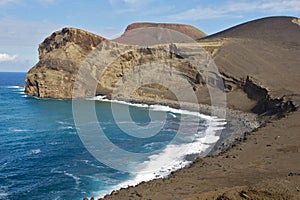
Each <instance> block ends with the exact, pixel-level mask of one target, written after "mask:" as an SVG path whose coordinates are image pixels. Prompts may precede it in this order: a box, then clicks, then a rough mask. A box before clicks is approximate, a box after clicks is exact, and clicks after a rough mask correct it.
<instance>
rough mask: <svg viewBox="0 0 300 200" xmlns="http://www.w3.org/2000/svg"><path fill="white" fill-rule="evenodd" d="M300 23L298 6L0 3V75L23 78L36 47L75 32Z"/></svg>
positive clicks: (282, 0)
mask: <svg viewBox="0 0 300 200" xmlns="http://www.w3.org/2000/svg"><path fill="white" fill-rule="evenodd" d="M277 15H281V16H294V17H298V18H299V17H300V0H256V1H249V0H242V1H240V0H219V1H216V0H185V1H182V0H180V1H176V0H0V71H2V72H3V71H6V72H7V71H10V72H16V71H20V72H27V71H28V70H29V69H30V68H31V67H32V66H34V64H35V63H36V62H38V45H39V44H40V43H41V42H42V41H43V40H44V39H45V38H46V37H47V36H49V35H51V33H52V32H54V31H57V30H60V29H62V28H63V27H75V28H80V29H84V30H87V31H89V32H92V33H95V34H97V35H100V36H103V37H106V38H108V39H112V38H115V37H117V36H118V35H120V34H121V33H122V32H123V31H124V30H125V28H126V26H127V25H128V24H130V23H133V22H163V23H182V24H189V25H193V26H195V27H197V28H198V29H200V30H202V31H203V32H205V33H207V34H212V33H216V32H218V31H221V30H224V29H226V28H229V27H232V26H234V25H238V24H240V23H243V22H246V21H250V20H254V19H257V18H262V17H267V16H277Z"/></svg>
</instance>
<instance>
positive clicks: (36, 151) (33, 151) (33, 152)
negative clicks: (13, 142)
mask: <svg viewBox="0 0 300 200" xmlns="http://www.w3.org/2000/svg"><path fill="white" fill-rule="evenodd" d="M41 152H42V151H41V150H40V149H33V150H31V154H39V153H41Z"/></svg>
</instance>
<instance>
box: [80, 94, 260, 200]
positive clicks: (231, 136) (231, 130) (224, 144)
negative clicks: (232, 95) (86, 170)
mask: <svg viewBox="0 0 300 200" xmlns="http://www.w3.org/2000/svg"><path fill="white" fill-rule="evenodd" d="M93 100H99V101H101V100H102V98H100V99H93ZM107 101H109V102H114V101H116V103H120V102H122V103H123V102H124V104H128V105H133V106H134V104H140V105H147V106H151V105H161V106H166V107H169V108H174V109H179V110H187V111H191V112H195V111H197V112H199V114H204V115H208V116H211V117H213V116H212V115H211V114H212V108H211V106H209V105H204V104H193V103H187V102H185V103H183V104H182V103H181V106H182V105H183V106H182V107H180V106H179V105H178V103H176V102H175V101H166V100H164V101H157V100H156V101H153V100H145V99H143V100H141V99H117V100H116V99H113V100H110V99H107ZM197 107H198V108H197ZM214 109H215V111H216V110H217V112H215V113H221V116H223V114H224V113H223V112H224V111H225V113H226V117H225V121H226V122H227V123H226V125H225V128H224V129H222V130H216V131H215V133H216V135H217V136H218V137H219V139H218V141H217V142H216V143H215V144H214V145H211V146H210V147H209V148H208V149H206V150H205V151H204V152H202V153H201V154H197V155H194V156H193V158H191V163H190V164H188V165H187V166H184V167H183V168H180V169H176V170H175V171H172V172H170V174H169V175H168V176H167V177H163V178H161V177H160V178H156V179H152V180H149V181H142V182H140V183H138V184H136V185H132V186H130V185H129V186H127V187H122V188H119V189H118V190H113V191H111V192H110V193H109V194H106V195H105V196H103V197H101V198H99V199H106V198H107V197H109V196H111V195H115V194H116V193H118V191H121V190H127V189H129V188H133V187H137V186H139V185H140V184H144V183H147V182H151V181H154V180H160V179H162V180H163V179H168V178H170V177H172V175H173V174H174V173H176V172H177V171H180V170H182V169H186V168H190V167H191V166H192V165H194V164H195V163H196V162H197V161H198V160H199V159H202V158H206V157H211V156H218V155H220V154H222V153H223V152H225V151H227V150H228V149H230V148H231V146H232V145H234V144H235V143H236V142H237V141H241V140H243V138H244V137H245V135H246V134H247V133H250V132H253V131H255V130H257V128H259V127H261V126H262V124H264V123H265V121H264V120H263V119H258V116H257V115H256V114H254V113H246V112H242V111H238V110H232V109H228V108H226V109H225V110H224V109H221V108H219V111H218V108H214ZM215 117H216V116H215ZM217 117H220V116H217ZM220 119H221V118H220ZM187 156H188V155H187ZM84 199H87V198H84Z"/></svg>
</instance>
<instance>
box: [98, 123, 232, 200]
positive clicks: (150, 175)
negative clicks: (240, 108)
mask: <svg viewBox="0 0 300 200" xmlns="http://www.w3.org/2000/svg"><path fill="white" fill-rule="evenodd" d="M225 124H226V122H225V121H224V120H220V119H215V118H212V119H211V120H209V127H208V128H207V129H206V130H205V131H204V136H202V137H200V134H199V137H196V139H195V141H194V142H192V143H184V144H181V145H174V144H169V145H167V146H166V148H165V149H164V150H162V151H161V152H160V153H159V154H155V155H152V156H150V157H149V160H148V161H145V162H143V163H141V164H140V166H139V171H138V172H137V173H136V174H134V178H133V179H131V180H128V181H125V182H122V183H120V184H119V185H117V186H115V187H113V188H111V189H110V190H106V191H101V192H99V193H98V196H99V197H98V198H101V197H103V196H104V195H106V194H108V193H110V192H111V191H113V190H119V189H121V188H126V187H128V186H135V185H137V184H139V183H141V182H143V181H150V180H153V179H158V178H165V177H168V176H169V175H170V174H171V172H173V171H176V170H178V169H182V168H184V167H187V166H189V165H190V164H192V162H193V161H194V158H196V157H198V156H199V155H201V154H203V155H205V154H204V153H205V152H207V151H208V150H209V149H210V148H211V147H212V145H214V144H215V143H216V142H217V141H218V140H219V136H217V135H216V131H217V130H222V129H224V125H225ZM189 156H190V158H189V159H187V157H189ZM166 162H168V163H170V164H169V165H168V166H162V163H166ZM154 169H159V170H157V171H155V172H153V170H154Z"/></svg>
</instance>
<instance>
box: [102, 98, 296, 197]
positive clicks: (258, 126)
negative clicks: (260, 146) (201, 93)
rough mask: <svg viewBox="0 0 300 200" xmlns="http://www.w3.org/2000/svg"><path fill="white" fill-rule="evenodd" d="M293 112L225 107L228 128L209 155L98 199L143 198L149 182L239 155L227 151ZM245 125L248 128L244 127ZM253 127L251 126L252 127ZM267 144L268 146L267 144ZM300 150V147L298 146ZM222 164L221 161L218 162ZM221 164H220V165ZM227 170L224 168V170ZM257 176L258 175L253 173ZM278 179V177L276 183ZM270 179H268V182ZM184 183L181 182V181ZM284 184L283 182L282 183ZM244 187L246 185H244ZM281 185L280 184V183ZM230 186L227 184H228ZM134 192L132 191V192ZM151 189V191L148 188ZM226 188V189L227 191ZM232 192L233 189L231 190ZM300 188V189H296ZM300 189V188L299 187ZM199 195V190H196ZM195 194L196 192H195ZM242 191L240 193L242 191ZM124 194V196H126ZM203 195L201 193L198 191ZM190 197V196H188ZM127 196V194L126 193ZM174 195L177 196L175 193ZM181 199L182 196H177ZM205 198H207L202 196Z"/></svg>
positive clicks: (207, 109) (162, 181)
mask: <svg viewBox="0 0 300 200" xmlns="http://www.w3.org/2000/svg"><path fill="white" fill-rule="evenodd" d="M129 102H130V103H145V102H147V103H149V104H150V105H151V104H152V105H153V104H163V105H165V106H170V107H172V106H174V105H175V106H176V108H178V105H176V104H174V103H171V104H168V103H166V102H159V101H156V102H155V103H154V102H153V101H150V102H148V101H145V100H132V99H130V100H129ZM192 107H193V106H191V105H186V107H185V109H186V108H192ZM199 107H200V112H204V113H205V114H209V113H211V108H210V106H208V105H199ZM294 113H299V111H297V110H296V111H293V112H287V113H286V116H284V117H282V118H274V119H273V118H267V117H266V118H263V117H259V116H258V115H256V114H254V113H246V112H242V111H239V110H232V109H228V108H226V121H227V122H229V123H228V124H227V125H226V128H225V129H224V130H223V131H222V133H221V134H220V139H219V140H218V141H217V143H216V144H215V145H214V146H213V148H211V149H210V150H209V153H207V155H206V156H205V157H197V158H196V159H195V160H194V161H193V162H192V163H191V164H190V165H189V166H187V167H185V168H182V169H179V170H176V171H174V172H171V174H170V176H168V177H167V178H159V179H154V180H151V181H147V182H141V183H139V184H137V185H135V186H128V187H126V188H121V189H119V190H116V191H112V192H111V193H110V194H107V195H105V196H104V197H102V198H99V200H100V199H101V200H102V199H103V200H106V199H109V200H110V199H111V200H113V199H118V200H119V199H120V200H121V199H126V196H127V194H128V195H129V196H130V197H134V198H132V199H143V198H142V194H140V191H139V190H138V191H137V189H141V191H142V192H144V191H148V189H146V188H145V187H146V185H147V187H153V185H155V184H156V183H157V182H159V183H160V184H159V185H160V186H162V185H164V186H166V182H168V181H170V180H171V179H174V177H180V176H181V175H178V174H182V173H183V174H186V173H188V172H185V171H188V170H189V169H192V168H194V167H195V166H196V165H200V168H201V167H204V166H205V165H206V164H205V160H211V159H217V160H219V159H223V158H224V157H225V158H233V159H234V158H236V157H237V156H232V157H230V156H228V155H227V154H230V153H231V151H234V150H236V148H239V146H240V145H244V144H247V140H249V138H252V137H258V136H257V133H259V132H261V131H262V129H264V128H270V127H272V124H274V123H281V122H282V120H283V119H287V118H289V117H291V115H293V114H294ZM245 127H246V129H245ZM249 127H251V128H249ZM267 146H268V145H267ZM299 149H300V148H299ZM239 151H242V148H240V149H239ZM218 162H222V161H218ZM219 165H220V164H219ZM220 166H221V165H220ZM224 171H225V170H224ZM254 176H255V175H254ZM276 181H277V180H275V182H276ZM266 182H268V181H266ZM181 184H182V183H181ZM259 184H264V183H260V182H259V183H258V185H259ZM283 185H284V184H283ZM239 186H240V185H239V184H232V186H231V187H238V188H239ZM242 186H244V185H242ZM245 187H246V189H247V187H248V186H244V187H241V188H242V189H244V188H245ZM279 187H281V186H279ZM225 188H227V187H225ZM156 189H157V191H161V192H162V194H160V195H159V196H160V198H159V199H177V198H168V197H165V196H163V194H165V192H163V189H161V188H156ZM132 191H133V192H132ZM149 191H150V190H149ZM208 191H209V192H208ZM213 191H219V188H215V189H214V190H207V189H206V190H204V191H203V192H208V193H209V194H210V192H213ZM226 191H227V190H226ZM228 191H231V190H228ZM297 191H298V189H297ZM299 191H300V189H299ZM195 194H198V193H195ZM195 194H194V195H195ZM239 194H240V193H239ZM123 195H125V196H124V197H123ZM199 195H200V193H199ZM186 196H188V195H186ZM127 197H128V196H127ZM173 197H174V196H173ZM153 199H157V198H153ZM178 199H181V198H178ZM194 199H195V200H196V199H202V197H201V195H200V196H197V197H195V198H191V200H194ZM203 199H206V198H203Z"/></svg>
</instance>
